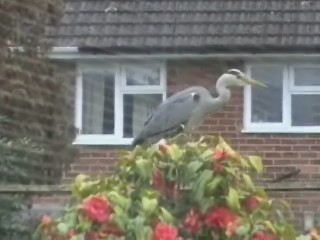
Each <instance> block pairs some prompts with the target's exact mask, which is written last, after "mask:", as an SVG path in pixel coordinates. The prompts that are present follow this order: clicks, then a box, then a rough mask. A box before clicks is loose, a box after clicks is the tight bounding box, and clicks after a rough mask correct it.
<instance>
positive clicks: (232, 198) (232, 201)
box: [227, 187, 240, 210]
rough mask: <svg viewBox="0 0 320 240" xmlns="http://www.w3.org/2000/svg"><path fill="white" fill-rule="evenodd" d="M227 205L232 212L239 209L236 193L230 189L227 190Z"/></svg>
mask: <svg viewBox="0 0 320 240" xmlns="http://www.w3.org/2000/svg"><path fill="white" fill-rule="evenodd" d="M227 203H228V205H229V207H230V208H231V209H233V210H239V209H240V201H239V196H238V192H237V191H236V190H235V189H234V188H232V187H230V188H229V194H228V196H227Z"/></svg>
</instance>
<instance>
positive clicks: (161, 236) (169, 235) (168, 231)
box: [152, 223, 178, 240]
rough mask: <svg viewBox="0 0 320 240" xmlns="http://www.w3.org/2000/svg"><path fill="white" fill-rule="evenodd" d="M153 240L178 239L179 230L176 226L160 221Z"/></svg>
mask: <svg viewBox="0 0 320 240" xmlns="http://www.w3.org/2000/svg"><path fill="white" fill-rule="evenodd" d="M152 240H178V230H177V228H175V227H174V226H171V225H166V224H164V223H158V224H157V226H156V228H155V229H154V232H153V238H152Z"/></svg>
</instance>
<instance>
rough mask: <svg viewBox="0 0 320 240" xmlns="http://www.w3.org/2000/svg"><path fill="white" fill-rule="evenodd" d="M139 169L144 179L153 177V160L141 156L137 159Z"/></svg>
mask: <svg viewBox="0 0 320 240" xmlns="http://www.w3.org/2000/svg"><path fill="white" fill-rule="evenodd" d="M136 166H137V171H138V173H139V175H140V176H141V177H142V178H143V179H148V178H150V177H151V173H152V162H151V161H150V160H148V159H143V158H140V159H138V160H137V161H136Z"/></svg>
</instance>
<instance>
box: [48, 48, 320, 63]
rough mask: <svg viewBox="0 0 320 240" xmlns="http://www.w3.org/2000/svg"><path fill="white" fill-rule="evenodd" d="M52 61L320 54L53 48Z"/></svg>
mask: <svg viewBox="0 0 320 240" xmlns="http://www.w3.org/2000/svg"><path fill="white" fill-rule="evenodd" d="M49 57H50V58H52V59H66V60H76V59H95V60H113V59H208V58H218V59H256V58H260V59H275V58H276V59H283V60H286V61H287V60H288V59H290V60H293V59H296V60H299V59H301V58H308V59H315V60H319V59H320V53H172V54H170V53H150V54H144V53H138V54H136V53H132V54H128V53H118V54H108V53H103V52H101V53H90V52H82V51H79V48H78V47H53V49H52V52H51V53H50V54H49Z"/></svg>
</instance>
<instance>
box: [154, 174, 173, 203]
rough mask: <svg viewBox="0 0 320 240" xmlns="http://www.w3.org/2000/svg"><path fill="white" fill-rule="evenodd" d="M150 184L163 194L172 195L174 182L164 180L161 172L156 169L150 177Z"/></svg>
mask: <svg viewBox="0 0 320 240" xmlns="http://www.w3.org/2000/svg"><path fill="white" fill-rule="evenodd" d="M152 185H153V187H154V188H155V189H157V190H158V191H159V192H161V194H163V195H164V196H166V197H168V196H172V195H173V192H174V189H175V185H176V184H175V182H173V181H171V182H170V181H166V179H165V178H164V177H163V176H162V174H161V172H160V171H159V170H157V171H156V172H155V173H154V174H153V177H152Z"/></svg>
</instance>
